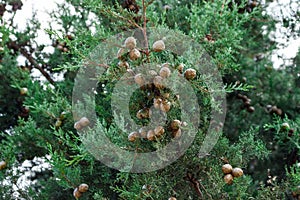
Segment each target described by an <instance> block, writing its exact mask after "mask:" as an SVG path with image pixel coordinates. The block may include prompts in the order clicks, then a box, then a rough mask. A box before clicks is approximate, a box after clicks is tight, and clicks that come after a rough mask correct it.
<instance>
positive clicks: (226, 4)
mask: <svg viewBox="0 0 300 200" xmlns="http://www.w3.org/2000/svg"><path fill="white" fill-rule="evenodd" d="M128 2H131V7H130V5H127V4H128ZM4 4H5V5H4ZM6 4H9V5H12V6H11V7H7V5H6ZM129 4H130V3H129ZM1 6H2V7H1ZM18 6H19V7H18ZM132 6H133V7H134V8H136V7H139V12H135V10H132ZM143 6H145V7H143ZM21 7H22V6H21V4H20V2H19V1H11V2H4V1H0V8H1V9H2V8H4V11H3V10H1V9H0V16H1V18H0V20H1V22H2V24H3V26H1V28H0V33H1V42H0V47H1V52H0V94H1V95H0V104H1V106H0V125H1V128H0V131H1V135H0V143H1V152H0V161H1V160H2V161H5V162H6V163H7V165H6V167H4V168H3V169H2V168H1V169H0V186H1V187H0V194H1V196H0V199H16V198H17V196H19V198H23V199H50V200H51V199H53V200H54V199H73V198H74V197H73V191H74V189H75V188H76V187H78V186H79V185H80V184H81V183H86V184H88V185H89V190H88V192H85V193H84V194H83V195H82V197H81V198H80V199H99V200H104V199H124V200H127V199H137V200H139V199H145V200H149V199H151V200H154V199H155V200H156V199H168V198H169V197H171V196H174V197H176V198H177V199H179V200H181V199H212V200H213V199H224V200H225V199H296V198H299V196H300V192H299V186H300V185H299V184H300V175H299V174H300V170H299V169H300V168H299V160H300V158H299V151H300V147H299V144H300V141H299V131H300V130H299V127H300V118H299V117H298V115H299V99H300V96H299V94H300V91H299V86H300V81H299V80H300V78H299V66H300V65H299V60H300V54H299V53H298V55H297V57H296V58H295V59H294V60H293V64H292V65H291V66H287V67H285V68H282V69H273V68H272V63H271V61H270V57H269V56H268V55H269V54H270V52H271V51H272V50H273V49H274V46H275V44H274V42H272V41H270V39H269V37H267V36H269V34H270V33H271V32H272V31H273V30H274V24H275V21H274V20H273V19H271V18H270V17H268V16H267V15H265V14H263V13H264V11H265V8H264V7H263V6H262V5H258V6H253V5H252V4H251V5H250V4H249V3H248V1H246V0H245V1H187V0H184V1H174V0H162V1H151V0H148V1H143V0H138V1H136V4H135V1H123V0H120V1H99V0H67V1H65V2H64V3H63V4H62V5H60V6H59V7H58V8H57V10H55V11H53V12H51V14H50V16H51V18H52V20H53V21H54V22H56V23H57V24H58V25H59V28H57V29H54V28H53V27H52V26H51V24H49V27H48V29H47V30H45V32H46V33H48V36H49V38H50V39H51V40H52V43H53V44H52V48H54V51H53V52H50V53H49V52H46V51H44V50H45V45H44V44H36V43H35V42H34V41H35V39H36V37H37V30H38V29H39V28H40V25H41V24H40V22H39V21H38V19H36V17H33V19H32V20H31V21H29V22H28V24H27V27H26V28H25V29H24V30H23V31H19V30H18V29H17V27H16V26H14V25H13V24H14V23H10V22H13V21H14V15H15V13H16V12H18V9H21ZM143 8H145V9H144V11H146V13H143ZM250 8H251V9H250ZM6 9H9V12H11V13H13V15H12V16H10V17H9V15H7V14H8V10H6ZM143 14H145V16H143ZM3 15H4V16H6V15H7V18H9V19H8V21H5V20H6V19H7V18H6V19H5V18H3V17H2V16H3ZM143 17H146V21H144V18H143ZM4 19H5V20H4ZM285 20H287V21H285V23H284V25H285V26H293V25H292V24H293V23H295V22H294V20H296V21H297V20H298V18H295V19H293V20H288V19H285ZM144 23H145V24H146V26H145V27H144V28H147V30H151V27H158V28H160V29H158V30H160V31H157V32H155V34H153V35H154V36H151V37H149V38H147V39H149V41H148V42H149V45H150V46H151V44H153V42H154V41H156V40H157V38H162V37H163V36H165V34H166V33H168V34H172V33H173V32H172V31H170V32H168V31H169V30H175V31H177V32H178V33H180V34H185V35H186V36H190V37H191V38H192V39H193V40H194V41H195V42H194V43H200V44H201V46H202V47H203V50H201V49H200V48H199V49H198V51H197V52H194V53H193V54H188V55H185V57H184V56H178V55H175V54H174V53H172V52H170V50H168V49H166V51H163V52H153V51H150V53H149V55H147V54H146V53H143V54H142V55H143V56H142V58H141V59H138V60H134V61H132V60H131V59H130V58H129V56H130V55H129V53H128V52H126V53H124V54H123V55H122V57H121V59H122V61H126V62H128V63H129V66H130V68H131V69H132V70H139V67H140V66H141V65H143V64H145V63H147V62H151V63H155V64H159V65H161V64H163V63H166V62H168V63H169V67H170V69H171V71H174V72H175V71H176V72H177V67H178V66H179V64H181V63H183V64H184V68H183V69H182V70H183V71H185V70H186V69H188V68H193V69H196V66H194V61H195V60H197V59H199V57H200V56H202V55H203V54H202V53H203V52H207V53H208V54H209V55H210V57H211V58H210V59H203V61H202V63H201V64H202V65H203V67H204V69H210V67H213V66H212V64H209V63H210V62H213V63H214V65H216V66H217V68H218V69H219V71H220V73H221V75H222V79H223V81H224V83H225V84H224V85H225V86H224V87H220V84H217V83H216V82H215V79H214V77H211V76H210V75H209V74H204V73H201V72H199V71H197V76H196V77H195V78H194V79H193V80H190V81H189V83H190V84H191V86H192V90H193V92H194V93H195V95H196V98H197V101H198V102H197V103H198V106H199V109H200V112H201V113H200V114H198V113H195V111H194V110H197V109H196V108H193V107H190V111H189V112H186V113H184V115H194V116H197V117H199V120H200V123H199V126H197V127H195V126H194V124H193V123H192V122H189V121H188V122H186V125H185V126H182V127H181V128H182V131H183V133H184V134H190V132H191V130H193V129H195V130H197V131H196V135H195V139H194V140H193V143H192V144H191V146H190V147H189V148H188V149H187V151H186V152H185V153H184V154H183V155H182V156H181V157H180V158H179V159H178V160H176V161H175V162H174V163H172V164H170V165H168V166H166V167H165V168H163V169H159V170H156V171H152V172H148V173H129V172H120V171H118V170H115V169H112V168H110V167H108V166H106V165H105V164H104V163H101V162H100V161H99V158H101V156H105V155H106V154H105V153H106V152H102V151H101V148H102V147H103V146H104V145H105V144H107V143H108V142H112V143H113V144H115V145H116V147H120V148H121V149H124V150H128V151H131V152H144V153H145V152H152V151H155V150H160V149H163V148H164V147H165V146H166V145H167V144H168V143H170V141H172V140H173V137H172V130H171V129H169V128H167V127H168V126H169V125H170V122H171V121H172V120H174V119H179V120H182V119H183V118H184V117H185V116H184V115H182V113H181V112H183V111H182V110H181V109H180V99H179V100H178V97H177V96H176V92H174V91H171V90H170V89H167V88H165V89H159V88H155V87H154V86H153V85H150V86H149V88H146V89H145V88H139V87H137V89H136V90H135V91H134V92H133V94H132V95H131V96H130V102H129V105H126V106H128V107H129V111H130V117H131V118H132V119H133V120H134V121H135V122H136V123H137V124H143V125H147V124H149V119H139V118H137V116H136V113H137V112H138V111H139V110H140V109H143V108H145V107H150V106H152V105H153V98H154V97H157V96H160V95H165V94H167V93H169V95H170V97H169V98H168V99H169V100H170V101H171V102H172V108H171V110H170V112H168V113H167V123H166V124H165V134H164V135H163V136H162V137H160V138H158V139H157V140H156V141H148V140H146V139H141V138H139V139H137V140H136V141H135V142H130V141H128V133H127V129H126V126H127V124H126V119H125V118H124V116H122V115H121V114H119V113H118V112H115V111H114V110H113V108H112V107H111V102H112V101H113V97H114V96H112V95H113V92H114V90H115V87H116V84H117V83H118V82H120V80H122V77H123V75H124V74H126V72H127V69H126V68H124V67H122V66H120V65H119V64H118V62H119V59H117V58H116V56H115V55H117V48H116V47H114V48H113V50H114V51H115V52H114V51H110V50H108V49H107V51H106V50H105V49H104V50H103V51H101V52H96V53H98V54H104V55H106V54H107V52H114V53H115V54H114V55H113V56H111V55H109V56H108V58H109V57H114V59H111V62H110V63H105V64H107V65H106V66H105V68H101V69H105V70H103V72H104V73H103V74H101V76H96V77H94V78H95V81H97V88H95V91H93V92H95V98H90V97H89V96H87V95H85V92H86V91H77V92H78V93H80V94H81V96H80V98H82V99H83V102H85V105H80V104H78V105H77V104H76V105H74V104H73V105H72V97H73V96H72V95H73V87H74V85H76V84H75V83H74V79H75V77H76V75H77V74H78V73H80V72H82V71H83V69H84V68H85V66H84V64H85V63H84V62H83V61H84V60H87V59H90V58H91V57H93V56H97V55H94V54H93V53H95V49H96V48H97V47H99V44H100V43H101V42H104V41H107V39H108V38H111V37H112V36H114V35H116V34H118V33H120V32H123V31H126V30H130V29H133V28H137V29H139V30H141V29H142V27H143V26H144ZM263 26H264V27H265V28H266V29H265V30H266V31H265V32H266V33H265V34H266V35H263V34H262V27H263ZM293 30H295V29H293ZM175 31H174V32H175ZM172 40H174V41H175V42H177V43H178V44H181V42H182V41H181V40H182V38H177V37H173V38H172ZM122 42H123V41H122ZM190 44H193V43H189V44H188V45H190ZM119 45H121V44H119ZM178 46H179V45H178ZM49 47H50V46H49ZM96 50H97V49H96ZM101 50H102V49H101ZM145 52H146V51H145ZM96 53H95V54H96ZM19 56H23V57H25V58H26V62H25V63H24V64H20V63H18V62H17V59H18V57H19ZM108 58H107V59H108ZM100 62H101V60H99V63H100ZM100 64H103V63H100ZM205 67H206V68H205ZM33 69H35V70H38V71H39V72H40V73H41V74H42V75H41V76H43V77H45V78H46V81H40V80H38V79H37V78H35V77H33V74H32V72H33ZM196 70H198V69H196ZM95 71H96V70H95ZM100 71H101V70H100ZM96 72H98V71H96ZM57 75H63V77H64V79H63V80H60V81H57V80H55V79H54V78H53V77H55V76H57ZM176 77H177V74H176V76H175V75H174V74H173V75H172V76H170V78H169V80H170V82H171V84H172V85H173V86H176V84H177V85H178V82H176V81H178V79H176ZM131 78H132V77H131ZM89 81H90V80H86V82H84V83H83V84H88V83H89ZM131 81H132V83H133V79H131ZM133 84H134V83H133ZM24 87H26V88H27V89H28V93H27V94H23V95H21V94H20V89H21V88H24ZM176 89H177V90H180V89H181V87H179V86H178V87H177V88H176ZM210 92H215V93H216V94H223V93H224V92H226V95H227V96H226V97H227V117H226V121H225V124H219V126H218V129H217V130H214V131H212V132H210V133H207V131H208V129H209V125H210V122H211V120H212V119H211V113H212V112H213V111H214V110H215V111H216V112H218V113H221V112H224V110H223V109H222V108H221V105H220V102H219V101H216V99H214V98H213V97H212V96H211V93H210ZM117 95H118V96H117V97H118V98H123V97H124V98H125V97H126V94H122V93H121V92H120V93H118V94H117ZM124 95H125V96H124ZM243 95H244V96H243ZM115 97H116V96H115ZM246 102H247V103H246ZM73 103H74V102H73ZM246 104H249V105H246ZM94 105H96V106H95V108H93V106H94ZM75 106H78V107H75ZM250 106H252V107H253V109H254V110H251V109H249V107H250ZM75 108H76V109H75ZM74 109H75V110H76V112H75V111H74ZM85 109H87V110H95V113H96V117H97V119H92V118H90V121H91V123H92V124H95V126H94V127H93V128H89V127H85V128H84V129H82V130H81V131H77V130H76V129H75V127H74V121H78V120H79V119H80V118H81V117H82V116H84V115H85V114H86V112H84V111H85ZM78 111H79V112H78ZM81 111H82V112H81ZM279 111H281V112H279ZM284 123H287V124H288V126H287V125H286V124H284ZM99 133H103V135H101V134H99ZM207 134H214V135H216V136H219V140H218V142H217V143H216V144H215V146H214V148H213V150H212V151H210V152H209V153H208V154H205V155H202V154H200V155H199V149H200V147H201V145H202V143H203V141H204V139H205V137H206V136H207ZM104 136H106V137H104ZM95 152H96V153H95ZM168 153H170V154H175V153H177V152H168ZM118 156H119V157H118ZM122 156H124V155H116V156H115V158H114V159H115V160H116V163H115V164H118V165H119V168H121V169H122V166H126V165H125V164H126V163H124V162H125V161H124V160H122V159H121V158H123V157H122ZM159 156H160V158H165V155H164V154H159ZM38 157H41V158H45V159H46V161H45V162H46V163H49V164H50V165H51V167H50V168H49V169H44V168H42V169H41V170H40V172H39V173H37V171H36V170H34V169H36V168H37V167H38V164H37V163H35V162H34V159H35V158H38ZM25 160H27V162H30V163H31V164H32V166H31V167H28V168H27V169H28V170H29V171H32V172H35V173H36V174H35V175H34V174H30V175H27V177H28V178H30V179H32V182H29V185H28V186H26V187H24V188H20V187H21V186H20V185H18V180H20V178H21V177H23V176H24V174H26V172H25V171H24V169H22V167H21V165H22V163H23V162H24V161H25ZM129 161H130V160H128V162H129ZM157 162H160V161H159V160H158V161H157ZM224 163H229V164H231V165H232V166H233V167H239V168H242V169H243V171H244V175H243V176H242V177H239V178H234V181H233V184H231V185H228V184H226V183H225V182H224V179H223V178H224V173H223V172H222V165H223V164H224ZM124 170H125V171H126V169H124ZM16 195H17V196H16Z"/></svg>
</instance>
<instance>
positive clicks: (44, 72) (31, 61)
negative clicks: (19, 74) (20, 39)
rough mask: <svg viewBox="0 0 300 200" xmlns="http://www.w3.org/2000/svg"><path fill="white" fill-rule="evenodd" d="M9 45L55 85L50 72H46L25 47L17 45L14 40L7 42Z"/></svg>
mask: <svg viewBox="0 0 300 200" xmlns="http://www.w3.org/2000/svg"><path fill="white" fill-rule="evenodd" d="M9 47H11V48H12V49H14V50H16V51H20V53H21V54H22V55H23V56H24V57H25V58H26V59H27V60H28V61H29V62H30V63H31V64H32V65H33V66H34V68H36V69H38V70H39V71H40V72H41V73H42V75H43V76H44V77H45V78H46V79H47V80H48V81H49V82H50V83H51V84H52V85H55V81H54V80H53V79H52V78H51V76H50V74H48V72H46V71H45V70H44V69H43V68H42V67H41V66H40V65H39V64H38V63H37V62H36V60H35V59H34V58H33V57H32V55H31V54H29V53H28V52H27V51H26V49H24V48H23V47H21V46H19V45H18V44H16V42H13V41H11V42H10V43H9Z"/></svg>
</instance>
